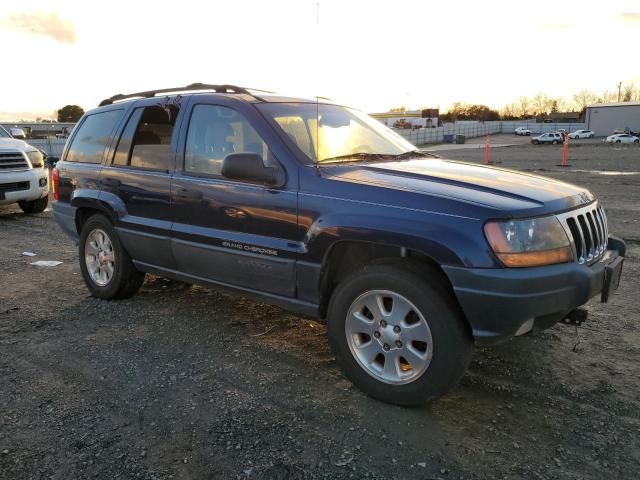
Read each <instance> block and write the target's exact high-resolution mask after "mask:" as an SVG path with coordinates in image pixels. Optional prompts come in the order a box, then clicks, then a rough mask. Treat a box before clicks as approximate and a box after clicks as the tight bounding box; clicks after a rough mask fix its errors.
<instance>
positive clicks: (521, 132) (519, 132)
mask: <svg viewBox="0 0 640 480" xmlns="http://www.w3.org/2000/svg"><path fill="white" fill-rule="evenodd" d="M513 133H515V134H516V135H527V136H528V135H531V130H529V129H528V128H527V127H518V128H516V129H515V130H514V132H513Z"/></svg>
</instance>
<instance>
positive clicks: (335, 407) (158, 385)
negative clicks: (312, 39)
mask: <svg viewBox="0 0 640 480" xmlns="http://www.w3.org/2000/svg"><path fill="white" fill-rule="evenodd" d="M560 149H561V147H554V146H539V147H533V146H530V145H521V146H514V147H504V148H496V149H494V150H492V152H491V153H492V158H493V159H494V160H496V161H501V162H502V165H501V166H506V167H510V168H517V169H522V170H529V171H535V172H540V173H543V174H545V175H549V176H552V177H555V178H559V179H562V180H566V181H570V182H573V183H578V184H584V185H586V186H588V187H589V188H591V189H592V191H593V192H594V193H595V194H596V195H597V196H598V197H600V198H601V200H602V202H603V203H604V205H605V206H606V208H607V211H608V214H609V218H610V226H611V230H612V231H613V232H616V233H617V234H619V235H621V236H622V237H624V238H625V239H626V240H627V241H628V247H629V252H628V257H627V260H626V262H625V271H624V273H623V279H622V284H621V286H620V290H619V291H618V292H617V294H616V295H615V296H614V297H613V299H612V300H611V301H610V303H609V304H600V303H598V302H597V300H594V301H592V302H591V303H589V305H588V309H589V312H590V318H589V320H588V322H587V323H586V324H585V326H584V327H581V328H579V329H578V330H577V331H576V330H575V329H574V328H570V327H563V326H556V327H554V328H552V329H550V330H548V331H545V332H538V333H534V334H531V335H527V336H525V337H521V338H518V339H515V340H513V341H511V342H508V343H507V344H505V345H502V346H499V347H495V348H492V349H488V348H487V349H485V348H477V349H476V350H475V353H474V359H473V361H472V363H471V366H470V368H469V371H468V373H467V375H465V377H464V378H463V380H462V383H461V385H460V386H459V387H458V388H457V389H456V390H454V391H453V392H452V393H451V394H449V395H447V396H446V397H444V398H443V399H441V400H440V401H438V402H435V403H433V404H431V405H429V406H426V407H423V408H413V409H409V408H400V407H394V406H390V405H386V404H383V403H379V402H376V401H374V400H371V399H369V398H367V397H366V396H364V395H363V394H362V393H361V392H360V391H359V390H357V389H356V388H354V387H353V386H352V385H351V384H350V383H349V382H348V381H347V380H345V379H344V377H343V376H342V375H341V373H340V371H339V369H338V367H337V365H336V364H335V361H334V359H333V356H332V355H331V352H330V350H329V347H328V345H327V341H326V338H325V328H324V326H323V325H321V324H319V323H316V322H314V321H310V320H308V319H304V318H300V317H297V316H295V315H292V314H290V313H287V312H285V311H283V310H281V309H279V308H276V307H272V306H268V305H264V304H260V303H256V302H253V301H250V300H247V299H244V298H242V297H231V296H228V295H226V294H223V293H219V292H216V291H214V290H207V289H204V288H200V287H196V286H191V287H189V286H186V285H183V284H180V283H177V282H171V281H168V280H166V279H162V278H159V277H147V282H146V283H145V285H144V287H143V288H142V290H141V292H140V294H139V295H137V296H135V297H133V298H131V299H128V300H123V301H117V302H105V301H100V300H96V299H94V298H91V297H90V296H88V293H87V290H86V289H85V287H84V285H83V283H82V279H81V276H80V273H79V268H78V264H77V253H76V249H75V247H74V246H73V245H72V244H70V243H69V241H68V239H67V238H66V237H65V236H64V235H63V234H62V233H61V232H60V231H59V229H58V228H57V227H56V225H55V222H54V221H53V218H52V215H51V212H45V213H43V214H40V215H33V216H25V215H23V214H22V213H21V212H20V211H19V209H17V208H14V207H0V478H2V479H22V478H34V479H40V478H43V479H44V478H47V479H73V478H83V479H84V478H98V479H115V478H126V479H128V478H143V479H146V478H158V479H168V478H176V479H188V478H241V479H244V478H265V479H272V478H282V479H285V478H286V479H289V478H294V479H296V478H300V479H302V478H305V479H306V478H398V479H402V478H411V479H413V478H423V479H437V478H440V479H462V478H464V479H485V478H506V479H519V478H523V479H536V478H537V479H587V478H593V479H600V478H625V479H637V478H639V477H640V440H639V435H638V432H639V431H640V388H639V387H640V369H639V368H638V362H639V360H640V335H639V326H638V319H639V318H640V312H639V309H640V285H639V283H638V282H637V280H636V279H637V278H638V275H639V274H640V263H639V258H640V211H639V210H640V206H639V205H640V188H639V186H640V175H638V174H637V172H639V171H640V148H637V147H636V148H633V147H618V148H613V147H607V146H604V145H600V144H596V143H588V144H587V143H585V144H581V145H578V146H576V147H575V148H573V146H572V150H571V153H570V161H571V163H572V165H573V166H572V167H571V168H569V169H564V170H563V169H560V168H557V167H555V164H556V163H557V162H558V161H559V159H560V155H561V150H560ZM446 154H447V156H448V157H449V158H459V159H464V160H470V161H475V162H480V161H482V160H483V158H484V151H483V150H482V149H467V150H455V151H448V152H446ZM603 171H608V172H609V173H611V172H618V174H613V175H611V174H609V175H603V174H602V173H603ZM620 173H625V175H622V174H620ZM23 251H33V252H35V253H37V257H35V258H28V257H23V256H21V255H20V254H21V252H23ZM33 260H60V261H62V262H63V264H62V265H59V266H57V267H52V268H43V267H41V268H38V267H34V266H32V265H30V264H29V263H30V262H31V261H33Z"/></svg>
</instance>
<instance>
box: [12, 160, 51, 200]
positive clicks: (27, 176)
mask: <svg viewBox="0 0 640 480" xmlns="http://www.w3.org/2000/svg"><path fill="white" fill-rule="evenodd" d="M41 179H44V180H41ZM23 182H28V188H26V189H23V190H17V191H4V190H5V188H3V185H12V184H16V183H23ZM41 182H43V183H44V186H43V187H41V186H40V183H41ZM47 195H49V171H48V170H46V169H44V168H33V169H30V170H19V171H0V205H8V204H10V203H17V202H20V201H23V200H25V201H31V200H38V199H40V198H42V197H45V196H47Z"/></svg>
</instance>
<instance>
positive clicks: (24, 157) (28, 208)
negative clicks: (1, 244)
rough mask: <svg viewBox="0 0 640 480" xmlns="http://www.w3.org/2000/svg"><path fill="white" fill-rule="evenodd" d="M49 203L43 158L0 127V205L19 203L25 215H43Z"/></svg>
mask: <svg viewBox="0 0 640 480" xmlns="http://www.w3.org/2000/svg"><path fill="white" fill-rule="evenodd" d="M48 202H49V172H48V170H47V169H46V168H45V157H44V155H43V154H42V152H41V151H40V150H38V149H37V148H35V147H33V146H31V145H29V144H28V143H26V142H24V141H23V140H19V139H17V138H12V137H11V135H10V134H9V132H7V130H5V129H4V128H2V127H1V126H0V205H8V204H11V203H17V204H18V205H20V208H21V209H22V210H23V211H24V212H25V213H40V212H42V211H44V209H45V208H47V203H48Z"/></svg>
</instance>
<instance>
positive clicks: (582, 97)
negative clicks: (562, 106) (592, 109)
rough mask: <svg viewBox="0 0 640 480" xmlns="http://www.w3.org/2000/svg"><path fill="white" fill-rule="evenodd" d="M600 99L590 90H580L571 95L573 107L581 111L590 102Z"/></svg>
mask: <svg viewBox="0 0 640 480" xmlns="http://www.w3.org/2000/svg"><path fill="white" fill-rule="evenodd" d="M598 101H600V98H598V96H597V95H596V94H595V93H593V92H592V91H590V90H580V91H579V92H578V93H576V94H575V95H573V104H574V105H573V108H574V109H576V110H578V111H582V110H584V109H586V108H587V107H588V106H589V105H591V104H592V103H596V102H598Z"/></svg>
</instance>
